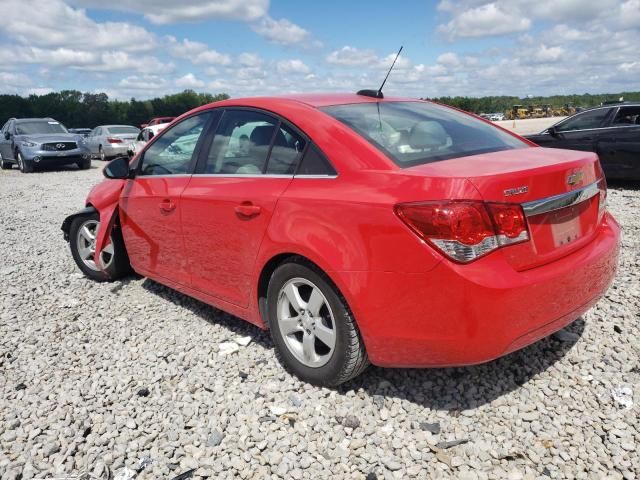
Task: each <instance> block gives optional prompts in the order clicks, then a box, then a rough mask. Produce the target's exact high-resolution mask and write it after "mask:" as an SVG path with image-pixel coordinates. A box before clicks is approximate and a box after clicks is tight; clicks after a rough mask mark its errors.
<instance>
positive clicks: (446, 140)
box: [322, 102, 528, 168]
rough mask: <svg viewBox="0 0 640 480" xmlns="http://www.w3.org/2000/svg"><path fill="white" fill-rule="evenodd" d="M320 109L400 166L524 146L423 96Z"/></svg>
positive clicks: (480, 122) (487, 125) (470, 117)
mask: <svg viewBox="0 0 640 480" xmlns="http://www.w3.org/2000/svg"><path fill="white" fill-rule="evenodd" d="M322 110H323V111H324V112H326V113H328V114H329V115H331V116H332V117H334V118H336V119H337V120H339V121H340V122H342V123H344V124H345V125H347V126H348V127H350V128H351V129H352V130H354V131H355V132H356V133H358V134H359V135H361V136H362V137H364V138H365V139H366V140H367V141H369V142H370V143H371V144H373V145H374V146H375V147H377V148H378V149H379V150H381V151H382V152H383V153H384V154H386V155H387V156H388V157H389V158H390V159H391V160H392V161H393V162H394V163H395V164H396V165H398V166H399V167H403V168H406V167H411V166H415V165H422V164H425V163H431V162H438V161H441V160H448V159H451V158H457V157H466V156H470V155H479V154H482V153H489V152H497V151H501V150H510V149H515V148H526V147H528V145H527V144H526V143H525V142H523V141H522V140H519V139H518V138H516V137H514V136H513V135H510V134H509V133H507V132H504V131H502V130H500V129H498V128H496V127H494V126H492V125H489V124H487V123H485V122H483V121H481V120H478V119H477V118H474V117H472V116H470V115H466V114H464V113H461V112H458V111H456V110H453V109H450V108H447V107H443V106H441V105H436V104H433V103H429V102H375V103H374V102H371V103H369V102H367V103H355V104H349V105H334V106H330V107H324V108H322Z"/></svg>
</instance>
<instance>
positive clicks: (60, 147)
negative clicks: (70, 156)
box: [56, 143, 64, 150]
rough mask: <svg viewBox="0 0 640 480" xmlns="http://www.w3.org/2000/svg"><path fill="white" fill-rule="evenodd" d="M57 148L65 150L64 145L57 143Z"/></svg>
mask: <svg viewBox="0 0 640 480" xmlns="http://www.w3.org/2000/svg"><path fill="white" fill-rule="evenodd" d="M56 148H57V149H58V150H62V149H63V148H64V143H56Z"/></svg>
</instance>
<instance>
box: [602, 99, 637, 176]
mask: <svg viewBox="0 0 640 480" xmlns="http://www.w3.org/2000/svg"><path fill="white" fill-rule="evenodd" d="M598 155H599V156H600V162H601V163H602V168H603V170H604V172H605V174H606V175H607V177H609V178H622V179H629V180H631V179H640V106H628V107H626V106H623V107H620V108H619V109H618V111H617V112H616V114H615V116H614V118H613V121H612V122H611V125H610V127H609V128H607V129H605V131H604V134H603V135H601V137H600V140H599V142H598Z"/></svg>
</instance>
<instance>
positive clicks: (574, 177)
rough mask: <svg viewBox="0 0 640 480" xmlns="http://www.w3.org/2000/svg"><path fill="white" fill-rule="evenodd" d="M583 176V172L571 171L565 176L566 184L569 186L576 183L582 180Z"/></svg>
mask: <svg viewBox="0 0 640 480" xmlns="http://www.w3.org/2000/svg"><path fill="white" fill-rule="evenodd" d="M583 178H584V173H582V172H576V173H572V174H571V175H569V176H568V177H567V184H568V185H571V186H574V185H577V184H578V183H580V182H582V179H583Z"/></svg>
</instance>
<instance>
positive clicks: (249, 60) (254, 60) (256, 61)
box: [238, 53, 264, 67]
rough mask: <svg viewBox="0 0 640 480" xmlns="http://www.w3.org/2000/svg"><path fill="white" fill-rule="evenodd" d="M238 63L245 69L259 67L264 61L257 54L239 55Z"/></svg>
mask: <svg viewBox="0 0 640 480" xmlns="http://www.w3.org/2000/svg"><path fill="white" fill-rule="evenodd" d="M238 63H239V64H240V65H242V66H243V67H259V66H261V65H262V64H263V63H264V61H263V60H262V58H260V57H259V56H258V55H256V54H255V53H241V54H240V55H238Z"/></svg>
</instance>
